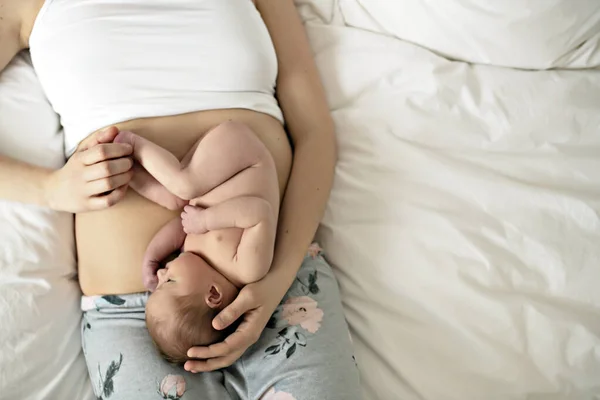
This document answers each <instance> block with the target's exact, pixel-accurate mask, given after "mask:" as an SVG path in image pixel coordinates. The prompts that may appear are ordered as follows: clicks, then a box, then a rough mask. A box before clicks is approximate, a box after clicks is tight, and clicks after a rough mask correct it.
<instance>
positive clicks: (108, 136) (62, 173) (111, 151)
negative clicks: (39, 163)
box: [45, 127, 133, 213]
mask: <svg viewBox="0 0 600 400" xmlns="http://www.w3.org/2000/svg"><path fill="white" fill-rule="evenodd" d="M118 133H119V131H118V130H117V129H116V128H114V127H112V128H108V129H105V130H103V131H101V132H99V133H97V134H96V135H94V136H93V137H92V138H91V139H90V140H88V141H87V142H86V143H85V145H84V146H81V147H80V148H78V149H77V151H76V152H75V153H74V154H73V155H72V156H71V158H70V159H69V160H68V161H67V163H66V164H65V166H64V167H62V168H61V169H59V170H57V171H55V172H53V173H52V174H51V175H50V176H49V178H48V180H47V182H46V186H45V193H46V201H47V203H48V205H49V206H50V207H51V208H52V209H55V210H59V211H67V212H71V213H79V212H85V211H93V210H101V209H104V208H108V207H111V206H112V205H114V204H116V203H118V202H119V201H121V200H122V199H123V197H125V192H126V191H127V185H128V184H129V181H130V180H131V178H132V176H133V172H132V171H131V167H132V166H133V160H132V159H131V157H129V156H130V155H131V153H132V150H133V149H132V148H131V145H129V144H122V143H112V141H113V140H114V138H115V136H116V135H117V134H118Z"/></svg>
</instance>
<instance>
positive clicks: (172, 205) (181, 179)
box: [115, 122, 280, 363]
mask: <svg viewBox="0 0 600 400" xmlns="http://www.w3.org/2000/svg"><path fill="white" fill-rule="evenodd" d="M115 142H120V143H129V144H131V145H132V146H133V156H134V158H135V160H136V161H137V163H139V165H137V164H136V167H135V168H136V172H135V174H134V178H133V179H132V181H131V183H130V186H131V187H132V188H133V189H134V190H135V191H136V192H138V193H139V194H140V195H142V196H144V197H146V198H148V199H149V200H152V201H154V202H156V203H158V204H160V205H162V206H164V207H167V208H169V209H172V210H176V209H180V208H181V207H182V206H184V205H185V204H188V203H189V204H188V205H185V208H184V210H183V212H182V214H181V218H180V217H177V218H175V219H173V220H172V221H170V222H169V223H167V224H166V225H165V226H164V227H163V228H162V229H161V230H159V232H158V233H157V234H156V235H155V236H154V238H153V239H152V241H151V242H150V244H149V245H148V248H147V250H146V254H145V257H144V262H143V266H142V268H143V269H142V274H143V279H144V285H145V286H146V287H147V288H148V290H150V291H152V294H151V296H150V298H149V299H148V302H147V304H146V325H147V327H148V331H149V332H150V336H151V337H152V339H153V340H154V343H155V344H156V346H157V347H158V349H159V350H160V351H161V353H162V354H163V355H164V356H165V358H166V359H167V360H169V361H171V362H176V363H181V362H185V361H186V360H187V356H186V354H187V351H188V349H189V348H190V347H192V346H195V345H208V344H211V343H214V342H216V341H219V340H221V339H222V335H223V333H222V332H220V331H217V330H215V329H214V328H213V326H212V320H213V318H214V317H215V316H216V315H217V314H218V312H219V311H220V310H222V309H223V308H225V307H226V306H227V305H228V304H230V303H231V302H232V301H233V300H234V299H235V297H236V296H237V293H238V291H239V289H240V288H241V287H242V286H244V285H246V284H249V283H252V282H255V281H257V280H260V279H261V278H263V277H264V276H265V274H266V273H267V272H268V270H269V268H270V265H271V261H272V258H273V247H274V243H275V233H276V227H277V217H278V212H279V201H280V198H279V185H278V181H277V171H276V169H275V163H274V161H273V158H272V156H271V154H270V153H269V151H268V150H267V148H266V147H265V146H264V145H263V144H262V142H261V141H260V140H259V139H258V138H257V137H256V136H255V135H254V133H253V132H252V131H251V130H250V128H248V127H247V126H245V125H243V124H240V123H235V122H227V123H224V124H221V125H219V126H217V127H216V128H214V129H213V130H211V131H210V132H208V133H207V134H206V135H204V136H203V137H202V138H201V139H200V140H199V141H198V142H197V143H196V144H195V145H194V146H193V147H192V148H191V149H190V151H189V152H188V153H187V154H186V155H185V156H184V158H183V159H182V161H181V162H180V161H179V160H178V159H177V158H176V157H175V156H174V155H173V154H171V153H170V152H169V151H167V150H165V149H163V148H162V147H160V146H158V145H156V144H154V143H153V142H150V141H149V140H147V139H144V138H142V137H140V136H137V135H135V134H133V133H131V132H121V133H119V135H118V136H117V137H116V138H115ZM179 251H180V252H181V253H180V254H175V256H176V258H174V259H172V260H170V261H169V262H168V263H166V266H165V267H164V268H163V269H160V267H161V265H162V264H163V263H164V261H166V259H167V258H168V257H170V256H172V255H173V253H177V252H179Z"/></svg>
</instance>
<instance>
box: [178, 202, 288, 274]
mask: <svg viewBox="0 0 600 400" xmlns="http://www.w3.org/2000/svg"><path fill="white" fill-rule="evenodd" d="M181 218H182V223H183V229H184V231H185V232H186V233H188V234H201V233H206V232H208V231H215V230H219V229H227V228H241V229H243V230H244V233H243V234H242V237H241V239H240V243H239V244H238V247H237V252H236V254H235V256H234V259H233V261H234V262H235V263H238V262H239V263H240V264H241V268H240V269H239V270H238V271H237V273H239V279H240V281H242V282H243V283H244V284H249V283H252V282H256V281H258V280H260V279H262V278H263V277H264V276H265V275H266V274H267V272H268V271H269V268H270V267H271V261H272V259H273V247H274V245H275V231H276V228H277V226H276V218H275V214H274V211H273V209H272V207H271V205H270V204H269V202H267V201H266V200H264V199H261V198H259V197H236V198H233V199H230V200H226V201H224V202H222V203H219V204H216V205H214V206H212V207H209V208H207V209H201V208H199V207H193V206H189V205H188V206H185V208H184V209H183V214H182V215H181Z"/></svg>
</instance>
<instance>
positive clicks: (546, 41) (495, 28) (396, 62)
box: [0, 0, 600, 400]
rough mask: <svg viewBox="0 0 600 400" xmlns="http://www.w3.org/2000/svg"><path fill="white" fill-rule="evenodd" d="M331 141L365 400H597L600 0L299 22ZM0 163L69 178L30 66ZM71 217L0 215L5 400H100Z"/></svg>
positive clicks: (337, 225)
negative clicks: (85, 343)
mask: <svg viewBox="0 0 600 400" xmlns="http://www.w3.org/2000/svg"><path fill="white" fill-rule="evenodd" d="M297 5H298V9H299V10H300V12H301V14H302V17H303V19H304V20H305V22H306V27H307V31H308V34H309V39H310V41H311V44H312V47H313V50H314V53H315V57H316V60H317V63H318V66H319V70H320V72H321V75H322V78H323V82H324V84H325V88H326V91H327V95H328V101H329V104H330V107H331V110H332V113H333V116H334V119H335V122H336V126H337V133H338V146H339V160H338V166H337V170H336V179H335V184H334V188H333V192H332V195H331V199H330V202H329V205H328V208H327V211H326V215H325V217H324V219H323V223H322V226H321V228H320V230H319V234H318V239H319V241H320V242H321V245H322V247H323V248H324V249H325V251H326V254H327V257H328V259H329V261H330V262H331V263H332V264H333V266H334V267H335V271H336V274H337V276H338V279H339V283H340V288H341V291H342V296H343V301H344V308H345V311H346V317H347V320H348V322H349V325H350V328H351V334H352V338H353V342H354V346H355V351H356V359H357V362H358V366H359V368H360V372H361V379H362V384H363V395H364V398H365V399H368V400H396V399H402V400H404V399H407V400H412V399H426V400H455V399H456V400H469V399H474V400H479V399H486V400H488V399H489V400H494V399H502V400H504V399H507V400H508V399H510V400H512V399H515V400H516V399H544V400H546V399H548V400H551V399H599V398H600V378H599V377H600V290H598V286H599V282H600V218H599V213H600V172H599V171H600V10H599V7H598V6H597V2H596V1H595V0H590V1H587V0H521V1H516V0H506V1H503V2H475V1H472V0H443V1H442V0H440V1H437V2H433V1H423V0H395V1H391V0H297ZM0 152H2V153H3V154H9V155H11V156H13V157H17V158H20V159H23V160H26V161H29V162H35V163H38V164H40V165H45V166H48V167H58V166H60V165H61V163H63V162H64V154H63V153H62V137H61V132H60V127H59V123H58V119H57V118H56V116H55V115H54V113H53V112H52V109H51V107H50V106H49V105H48V103H47V102H46V100H44V98H43V93H42V91H41V89H40V87H39V85H38V84H37V81H36V79H35V75H34V73H33V71H32V69H31V66H30V64H29V60H28V56H27V54H22V55H20V56H19V58H18V59H16V60H15V61H14V62H13V64H12V65H11V67H10V68H9V69H8V70H7V71H6V72H4V73H3V74H2V75H0ZM72 231H73V226H72V221H71V218H69V216H68V215H65V214H60V213H54V212H50V211H47V210H44V209H40V208H37V207H31V206H23V205H18V204H10V203H8V202H0V346H2V347H1V350H2V351H1V353H0V398H2V399H4V398H7V399H8V398H10V399H63V398H64V399H82V400H87V399H92V398H93V394H92V391H91V387H90V385H89V382H88V381H87V378H86V373H87V372H86V369H85V363H84V360H83V356H82V354H81V350H80V339H79V325H78V324H79V319H80V316H81V315H80V312H79V310H78V296H79V291H78V288H77V284H76V282H75V281H74V280H73V276H74V273H75V257H74V250H73V245H74V241H73V234H72Z"/></svg>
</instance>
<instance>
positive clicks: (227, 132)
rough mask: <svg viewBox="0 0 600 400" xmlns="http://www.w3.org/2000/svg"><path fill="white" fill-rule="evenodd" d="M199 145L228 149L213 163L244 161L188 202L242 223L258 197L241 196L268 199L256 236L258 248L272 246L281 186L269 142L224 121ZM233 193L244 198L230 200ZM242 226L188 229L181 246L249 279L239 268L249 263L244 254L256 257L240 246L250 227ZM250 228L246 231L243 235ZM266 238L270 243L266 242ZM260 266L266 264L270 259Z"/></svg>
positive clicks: (239, 280)
mask: <svg viewBox="0 0 600 400" xmlns="http://www.w3.org/2000/svg"><path fill="white" fill-rule="evenodd" d="M199 149H201V150H202V151H211V152H217V154H218V153H219V152H221V153H223V152H224V151H225V149H226V151H227V154H222V157H219V159H220V160H219V162H218V163H215V164H217V165H214V168H228V167H231V163H238V164H240V165H243V166H244V167H243V168H242V169H241V170H240V171H239V172H237V173H236V174H235V175H233V176H231V177H230V178H229V179H228V180H226V181H225V182H223V183H221V184H220V185H218V186H216V187H215V188H214V189H212V190H210V191H209V192H208V193H206V194H204V195H202V196H200V197H197V198H194V199H192V200H191V201H190V205H192V206H197V207H201V208H212V209H213V210H217V209H219V210H220V215H219V216H218V217H219V219H220V220H221V219H226V220H228V221H227V223H226V225H228V223H229V222H230V223H231V224H237V225H238V226H240V224H241V225H243V223H244V219H247V218H250V217H251V215H250V214H253V215H255V214H256V212H257V211H256V207H255V206H254V205H255V204H256V202H252V201H244V200H246V199H250V200H256V199H260V200H261V201H262V202H263V203H264V202H266V203H268V205H269V206H270V207H268V209H269V210H271V213H272V215H271V216H270V218H269V223H268V224H267V225H266V227H265V228H264V229H263V231H261V232H259V233H258V235H259V236H258V237H257V238H258V239H261V240H260V246H259V248H256V252H259V251H263V249H267V250H269V249H270V251H271V252H272V249H273V246H274V237H275V230H276V226H277V216H278V212H279V202H280V195H279V193H280V190H279V184H278V177H277V171H276V168H275V162H274V160H273V157H272V156H271V154H270V153H269V151H268V150H267V148H266V147H265V146H264V145H263V143H262V142H261V141H260V140H259V139H258V137H256V135H255V134H254V132H252V130H251V129H250V128H248V127H247V126H246V125H243V124H239V123H228V124H223V125H220V126H219V127H217V128H216V129H214V130H212V131H210V132H209V133H207V134H206V135H205V136H204V137H203V138H202V139H200V141H199V143H198V149H197V150H196V151H199ZM190 164H191V163H190ZM246 164H247V165H246ZM190 166H191V165H190ZM197 173H198V176H199V179H202V175H206V174H210V173H211V171H197ZM234 199H238V200H242V201H232V200H234ZM225 203H229V205H231V207H221V206H220V207H215V206H218V205H224V204H225ZM259 203H260V201H259ZM257 218H261V219H263V218H264V216H262V217H259V216H257ZM213 220H214V218H213ZM221 222H222V221H221ZM229 226H231V225H229ZM209 228H210V227H209ZM243 228H245V226H244V227H243ZM243 228H225V229H216V230H209V231H208V232H206V233H201V234H188V235H187V238H186V240H185V242H184V247H183V250H184V251H191V252H193V253H196V254H198V255H200V256H201V257H203V258H204V259H205V260H206V261H207V262H208V263H209V264H210V265H211V266H213V267H214V268H215V269H216V270H218V271H219V272H220V273H222V274H223V275H225V276H226V277H227V278H228V279H229V280H231V281H232V282H233V283H234V284H236V285H243V284H246V283H248V282H244V280H245V279H244V278H243V276H244V274H240V272H241V271H240V267H241V268H244V269H246V268H249V267H250V265H251V264H252V262H251V261H252V260H245V259H243V258H244V257H246V256H248V257H250V258H254V255H252V254H250V255H248V254H249V253H248V252H240V251H238V250H239V248H240V242H241V241H242V236H243V235H244V231H248V229H243ZM248 233H249V232H246V235H245V236H244V240H246V236H247V235H248ZM255 233H256V232H255ZM267 241H268V242H269V243H266V242H267ZM240 257H241V258H240ZM264 267H265V268H267V269H268V268H269V267H270V262H269V265H266V266H264ZM246 276H247V275H246Z"/></svg>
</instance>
